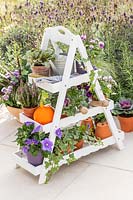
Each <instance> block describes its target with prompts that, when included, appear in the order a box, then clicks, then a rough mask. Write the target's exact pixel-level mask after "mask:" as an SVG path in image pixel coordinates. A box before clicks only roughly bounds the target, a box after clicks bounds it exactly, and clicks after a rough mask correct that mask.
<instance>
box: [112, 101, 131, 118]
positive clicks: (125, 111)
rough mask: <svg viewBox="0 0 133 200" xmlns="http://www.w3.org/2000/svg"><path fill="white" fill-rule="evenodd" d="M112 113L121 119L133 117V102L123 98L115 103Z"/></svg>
mask: <svg viewBox="0 0 133 200" xmlns="http://www.w3.org/2000/svg"><path fill="white" fill-rule="evenodd" d="M112 113H113V114H114V115H119V116H121V117H133V100H132V99H126V98H121V99H120V100H119V101H118V102H116V103H115V106H114V109H113V111H112Z"/></svg>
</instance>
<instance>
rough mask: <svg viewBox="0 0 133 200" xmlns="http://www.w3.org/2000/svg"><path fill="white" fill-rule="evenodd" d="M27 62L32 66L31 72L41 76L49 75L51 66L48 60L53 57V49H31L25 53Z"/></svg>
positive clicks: (51, 59)
mask: <svg viewBox="0 0 133 200" xmlns="http://www.w3.org/2000/svg"><path fill="white" fill-rule="evenodd" d="M26 57H27V59H28V63H29V64H30V65H31V66H32V73H33V74H35V75H41V76H50V75H51V68H50V63H49V61H53V60H54V59H55V55H54V50H52V49H47V50H45V51H42V50H40V49H35V50H34V49H32V50H31V51H28V52H27V55H26Z"/></svg>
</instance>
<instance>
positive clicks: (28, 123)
mask: <svg viewBox="0 0 133 200" xmlns="http://www.w3.org/2000/svg"><path fill="white" fill-rule="evenodd" d="M24 124H25V126H31V125H34V122H28V121H27V122H25V123H24Z"/></svg>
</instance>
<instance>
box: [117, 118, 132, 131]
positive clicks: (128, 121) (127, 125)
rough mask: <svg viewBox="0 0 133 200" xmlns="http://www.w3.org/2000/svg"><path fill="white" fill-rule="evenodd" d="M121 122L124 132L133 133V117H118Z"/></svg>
mask: <svg viewBox="0 0 133 200" xmlns="http://www.w3.org/2000/svg"><path fill="white" fill-rule="evenodd" d="M118 120H119V122H120V126H121V130H122V131H124V132H131V131H133V117H121V116H118Z"/></svg>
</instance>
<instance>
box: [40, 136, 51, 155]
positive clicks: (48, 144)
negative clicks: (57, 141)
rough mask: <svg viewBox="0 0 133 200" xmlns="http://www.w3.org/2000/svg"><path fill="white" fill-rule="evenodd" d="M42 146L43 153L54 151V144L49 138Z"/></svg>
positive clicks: (43, 141)
mask: <svg viewBox="0 0 133 200" xmlns="http://www.w3.org/2000/svg"><path fill="white" fill-rule="evenodd" d="M41 144H42V150H43V151H49V152H51V151H52V147H53V142H51V141H50V140H49V139H48V138H45V139H44V140H42V141H41Z"/></svg>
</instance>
